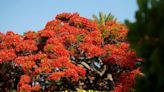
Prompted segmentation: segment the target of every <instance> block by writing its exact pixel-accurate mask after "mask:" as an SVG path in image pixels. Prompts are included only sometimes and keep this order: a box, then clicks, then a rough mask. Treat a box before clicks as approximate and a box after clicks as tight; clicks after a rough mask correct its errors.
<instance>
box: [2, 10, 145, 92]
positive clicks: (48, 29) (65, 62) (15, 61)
mask: <svg viewBox="0 0 164 92" xmlns="http://www.w3.org/2000/svg"><path fill="white" fill-rule="evenodd" d="M127 32H128V30H127V28H126V26H125V25H123V24H120V23H118V22H116V21H115V20H108V21H105V23H102V24H98V22H97V21H94V20H89V19H87V18H84V17H81V16H79V14H77V13H73V14H71V13H62V14H58V15H57V16H56V18H55V20H51V21H49V22H48V23H47V24H46V26H45V28H44V29H42V30H39V31H38V32H34V31H28V32H26V33H25V34H24V35H19V34H15V33H13V32H7V33H6V34H3V33H0V81H1V82H0V91H3V92H5V91H9V90H13V89H15V90H17V91H20V92H22V91H23V92H24V91H25V92H31V91H44V92H45V91H55V90H76V91H77V90H89V89H91V90H106V91H111V92H130V91H132V90H133V86H134V84H135V77H136V75H142V73H141V72H140V65H141V62H142V59H141V58H139V57H137V56H136V53H135V51H134V50H132V49H130V48H129V43H128V41H127Z"/></svg>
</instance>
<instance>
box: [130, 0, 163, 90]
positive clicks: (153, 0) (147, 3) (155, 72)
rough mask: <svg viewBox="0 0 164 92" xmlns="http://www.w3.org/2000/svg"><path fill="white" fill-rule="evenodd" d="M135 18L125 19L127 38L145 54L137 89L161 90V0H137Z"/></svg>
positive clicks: (139, 53)
mask: <svg viewBox="0 0 164 92" xmlns="http://www.w3.org/2000/svg"><path fill="white" fill-rule="evenodd" d="M138 6H139V10H138V11H137V12H136V21H135V22H134V23H127V24H128V26H129V28H130V32H129V35H128V37H129V40H130V43H131V45H132V47H133V48H134V49H135V50H136V51H137V53H138V55H140V56H141V57H143V58H144V64H143V67H142V71H143V72H144V74H145V77H143V78H140V79H139V80H140V81H139V82H138V83H137V86H136V88H137V89H136V92H164V67H163V66H164V62H163V61H164V57H163V55H164V23H163V22H164V12H163V11H164V0H138Z"/></svg>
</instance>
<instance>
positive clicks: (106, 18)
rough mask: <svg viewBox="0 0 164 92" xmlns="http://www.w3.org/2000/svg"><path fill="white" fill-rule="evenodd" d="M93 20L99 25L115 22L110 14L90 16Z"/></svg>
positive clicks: (100, 13) (101, 13)
mask: <svg viewBox="0 0 164 92" xmlns="http://www.w3.org/2000/svg"><path fill="white" fill-rule="evenodd" d="M92 17H93V20H95V21H96V22H97V23H98V24H99V25H105V22H107V21H110V20H116V18H115V17H114V16H113V15H112V14H111V13H109V14H104V13H103V12H99V16H96V15H95V14H93V15H92Z"/></svg>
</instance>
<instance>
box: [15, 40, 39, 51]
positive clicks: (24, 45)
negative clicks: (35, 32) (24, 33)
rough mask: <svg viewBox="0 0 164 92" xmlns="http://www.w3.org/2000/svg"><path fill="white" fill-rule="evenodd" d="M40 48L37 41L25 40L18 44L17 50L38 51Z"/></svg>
mask: <svg viewBox="0 0 164 92" xmlns="http://www.w3.org/2000/svg"><path fill="white" fill-rule="evenodd" d="M37 49H38V48H37V46H36V42H35V41H34V40H23V41H22V42H20V43H19V44H17V45H16V48H15V50H16V51H18V52H19V51H30V52H31V51H36V50H37Z"/></svg>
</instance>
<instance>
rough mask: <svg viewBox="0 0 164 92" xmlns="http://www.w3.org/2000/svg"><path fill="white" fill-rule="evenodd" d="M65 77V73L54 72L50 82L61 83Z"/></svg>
mask: <svg viewBox="0 0 164 92" xmlns="http://www.w3.org/2000/svg"><path fill="white" fill-rule="evenodd" d="M64 76H65V72H54V73H52V74H51V75H50V76H49V79H50V80H53V81H59V80H60V78H62V77H64Z"/></svg>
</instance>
